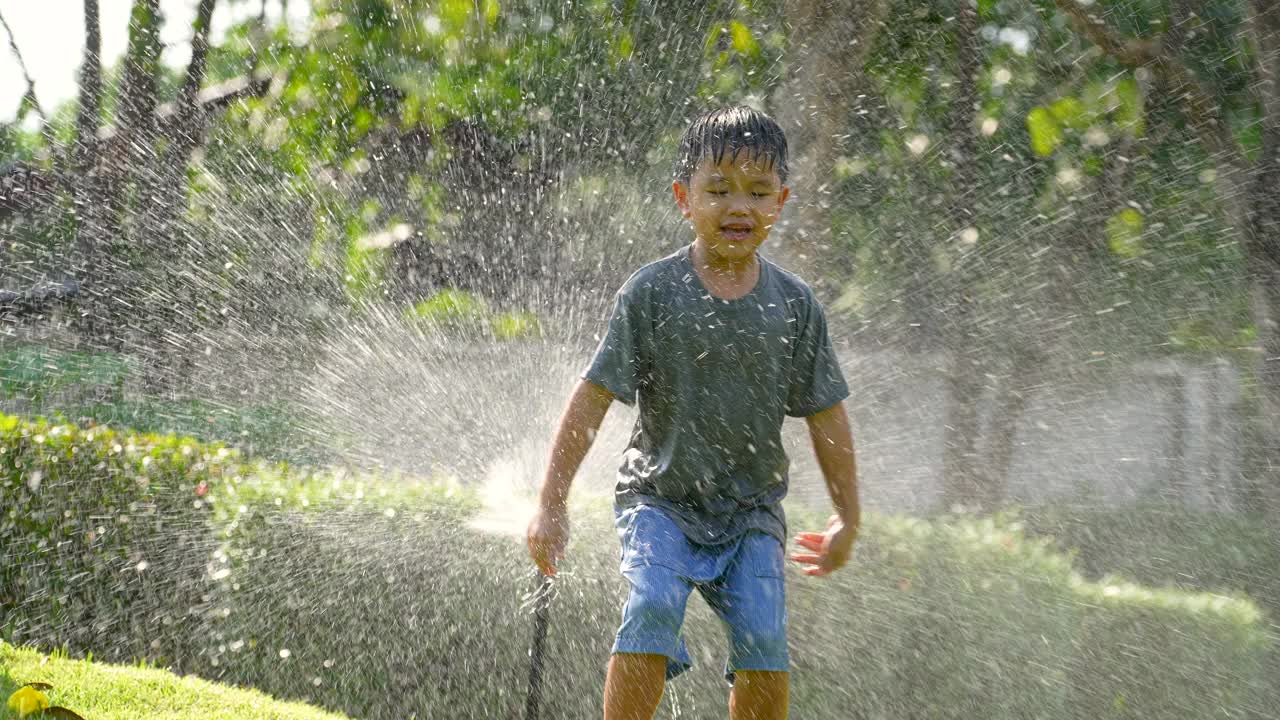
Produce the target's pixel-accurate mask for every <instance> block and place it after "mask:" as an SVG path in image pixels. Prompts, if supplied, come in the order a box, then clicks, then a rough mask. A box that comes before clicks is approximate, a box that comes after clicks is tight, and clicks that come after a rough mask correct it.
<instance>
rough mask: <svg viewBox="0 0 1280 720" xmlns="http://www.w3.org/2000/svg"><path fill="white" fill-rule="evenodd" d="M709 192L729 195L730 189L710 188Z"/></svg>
mask: <svg viewBox="0 0 1280 720" xmlns="http://www.w3.org/2000/svg"><path fill="white" fill-rule="evenodd" d="M707 192H708V193H711V194H712V195H728V194H729V191H727V190H708V191H707Z"/></svg>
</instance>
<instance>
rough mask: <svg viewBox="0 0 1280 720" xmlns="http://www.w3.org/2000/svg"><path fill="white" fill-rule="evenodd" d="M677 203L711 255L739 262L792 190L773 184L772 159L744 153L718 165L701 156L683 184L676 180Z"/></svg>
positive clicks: (757, 244) (763, 234) (775, 181)
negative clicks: (694, 169)
mask: <svg viewBox="0 0 1280 720" xmlns="http://www.w3.org/2000/svg"><path fill="white" fill-rule="evenodd" d="M672 189H673V190H674V191H675V196H676V205H678V206H680V212H681V214H682V215H684V216H685V217H686V218H689V221H690V223H691V224H692V225H693V230H694V233H696V234H697V236H698V239H699V240H700V241H702V242H703V243H704V245H705V246H706V248H707V250H708V251H709V252H710V253H711V254H712V256H713V257H717V258H719V259H721V260H725V261H729V262H733V261H738V260H744V259H747V258H749V257H751V255H752V254H754V253H755V251H756V248H758V247H760V244H761V243H763V242H764V240H765V238H767V237H768V236H769V230H770V229H772V228H773V224H774V223H775V222H777V220H778V216H779V215H780V214H781V213H782V205H783V204H784V203H785V202H786V201H787V197H788V196H789V195H790V194H791V189H790V188H788V187H787V186H785V185H783V184H782V183H781V182H780V181H779V180H778V174H777V173H776V172H774V169H773V164H772V161H771V160H770V159H769V158H768V157H766V156H764V155H761V156H760V157H759V158H758V159H757V160H752V159H751V152H750V151H749V150H742V151H740V152H739V153H738V156H737V157H736V158H730V157H729V154H728V153H725V157H724V158H723V160H722V161H721V162H720V164H719V165H717V164H715V162H714V160H713V159H712V158H710V157H707V158H703V160H702V163H701V164H700V165H699V166H698V169H697V170H696V171H694V173H693V175H692V176H691V177H690V178H689V183H688V185H685V183H682V182H680V181H679V180H677V181H675V183H673V184H672Z"/></svg>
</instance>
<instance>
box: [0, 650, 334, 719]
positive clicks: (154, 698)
mask: <svg viewBox="0 0 1280 720" xmlns="http://www.w3.org/2000/svg"><path fill="white" fill-rule="evenodd" d="M29 682H42V683H48V684H50V685H52V686H53V688H52V689H50V690H47V691H45V694H46V695H47V696H48V698H49V702H50V703H51V704H53V705H58V706H61V707H65V708H68V709H69V710H73V711H75V712H76V713H78V714H79V715H80V716H81V717H83V718H84V719H85V720H161V718H163V720H208V719H209V718H219V719H225V720H348V718H347V716H346V715H342V714H340V713H330V712H324V711H322V710H319V709H317V708H314V707H312V706H310V705H306V704H304V703H300V702H283V701H280V700H275V699H273V698H271V697H270V696H268V695H265V694H263V693H261V692H258V691H256V690H244V689H240V688H234V687H229V686H226V685H219V684H217V683H212V682H209V681H207V680H201V679H199V678H195V677H178V676H177V675H174V674H173V673H170V672H167V671H165V670H161V669H158V668H148V667H129V666H122V665H105V664H101V663H96V662H92V661H91V660H72V659H67V658H65V657H60V656H58V655H57V654H54V655H47V654H45V653H42V652H39V651H37V650H32V649H24V648H15V647H14V646H12V645H9V644H7V643H3V642H0V693H3V697H4V698H8V697H9V696H10V695H11V694H12V693H13V692H14V691H15V690H17V689H18V688H19V687H21V686H22V685H24V684H26V683H29ZM9 717H17V713H15V712H13V711H11V710H9V709H8V708H6V707H3V706H0V718H5V719H6V720H7V719H8V718H9ZM29 717H39V716H38V715H33V716H29Z"/></svg>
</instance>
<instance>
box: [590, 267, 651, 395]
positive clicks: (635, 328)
mask: <svg viewBox="0 0 1280 720" xmlns="http://www.w3.org/2000/svg"><path fill="white" fill-rule="evenodd" d="M640 296H641V293H637V292H635V291H634V286H633V284H631V283H628V284H627V285H625V286H623V288H622V290H619V291H618V294H617V296H616V297H615V298H614V303H613V312H612V313H611V314H610V316H609V326H608V328H607V329H606V331H605V335H604V338H603V339H602V340H601V341H600V345H599V346H598V347H597V348H596V352H595V355H594V356H593V357H592V358H591V364H590V365H589V366H587V369H586V370H585V371H583V373H582V377H583V378H584V379H586V380H589V381H591V382H593V383H595V384H597V385H599V386H601V387H603V388H605V389H606V390H608V391H609V392H610V393H613V396H614V397H615V398H616V399H617V400H619V401H620V402H622V403H623V404H625V405H634V404H635V402H636V393H637V392H638V390H639V389H640V385H641V380H642V378H643V376H644V367H645V363H644V361H643V357H644V348H645V347H647V338H648V335H647V333H648V329H649V323H648V321H647V320H646V318H647V317H648V314H647V312H646V311H645V308H644V305H643V302H642V300H641V299H640Z"/></svg>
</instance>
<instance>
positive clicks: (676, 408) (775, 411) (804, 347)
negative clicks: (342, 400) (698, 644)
mask: <svg viewBox="0 0 1280 720" xmlns="http://www.w3.org/2000/svg"><path fill="white" fill-rule="evenodd" d="M675 175H676V177H675V181H674V182H673V184H672V189H673V191H674V193H675V200H676V204H677V205H678V206H679V208H680V211H681V213H682V214H683V215H684V217H686V218H688V219H689V221H690V224H691V225H692V226H693V230H694V234H695V239H694V241H693V243H692V245H688V246H685V247H683V248H681V249H680V250H678V251H677V252H675V253H673V254H671V255H669V256H668V257H665V258H663V259H661V260H658V261H656V262H653V263H650V264H648V265H646V266H645V267H642V268H641V269H639V270H638V271H636V272H635V274H633V275H632V276H631V278H630V279H629V280H627V282H626V283H625V284H624V285H623V287H622V289H621V290H619V291H618V294H617V297H616V300H615V305H614V309H613V314H612V317H611V319H610V321H609V327H608V331H607V333H606V335H605V337H604V339H603V340H602V341H601V343H600V346H599V348H598V349H597V350H596V354H595V356H594V358H593V359H592V361H591V364H590V366H589V367H588V368H587V369H586V371H585V372H584V373H583V375H582V379H581V380H580V381H579V382H578V384H577V385H576V386H575V388H574V390H573V393H572V395H571V397H570V400H569V403H568V407H567V408H566V410H565V412H564V415H563V417H562V418H561V420H560V426H559V429H558V430H557V432H556V438H555V442H554V445H553V446H552V450H551V456H550V459H549V461H548V468H547V473H546V478H545V480H544V482H543V485H542V490H541V497H540V503H539V509H538V511H537V513H536V514H535V516H534V517H533V519H532V520H531V522H530V524H529V528H528V544H529V552H530V554H531V555H532V557H533V559H534V561H535V563H536V564H537V565H538V567H539V568H540V569H541V570H542V572H543V573H545V574H547V575H554V574H555V563H556V562H557V560H558V559H559V558H560V556H561V554H562V552H563V550H564V547H565V544H566V542H567V540H568V536H569V522H568V517H567V515H566V511H565V500H566V498H567V496H568V493H569V486H570V483H571V482H572V480H573V476H574V474H575V473H576V472H577V469H578V467H579V465H580V464H581V462H582V459H583V457H584V456H585V455H586V453H587V450H588V449H589V448H590V446H591V443H592V441H593V440H594V437H595V432H596V430H597V428H599V426H600V423H601V421H602V420H603V419H604V415H605V413H606V412H607V410H608V408H609V405H610V403H611V402H612V401H613V400H615V399H616V400H618V401H620V402H622V403H624V404H626V405H632V404H634V403H637V402H638V403H639V417H638V419H637V421H636V426H635V430H634V432H633V433H632V437H631V442H630V444H629V446H628V448H627V450H626V452H625V454H624V457H623V462H622V466H621V467H620V468H619V470H618V482H617V488H616V491H615V496H614V497H615V502H614V507H615V516H616V518H617V528H618V534H619V537H620V538H621V540H622V563H621V571H622V574H623V576H624V577H626V579H627V580H628V581H629V583H630V586H631V589H630V595H629V596H628V599H627V603H626V607H625V609H624V610H623V620H622V627H621V629H620V630H619V631H618V635H617V638H616V640H615V642H614V646H613V652H612V656H611V658H610V661H609V670H608V676H607V679H606V682H605V692H604V717H605V720H633V719H636V718H640V719H643V720H649V719H650V718H652V717H653V714H654V712H655V710H656V709H657V706H658V702H659V701H660V700H661V698H662V693H663V689H664V683H665V680H666V679H669V678H672V677H674V676H676V675H677V674H679V673H680V672H683V671H684V670H686V669H687V668H689V667H690V660H689V656H688V653H687V651H686V649H685V645H684V641H683V640H682V639H681V637H680V627H681V624H682V623H683V621H684V612H685V603H686V601H687V599H688V596H689V593H690V592H691V591H692V590H693V589H694V588H697V589H698V591H699V593H700V594H701V595H702V596H703V597H704V598H705V599H706V601H707V602H708V604H709V605H710V606H711V607H712V608H713V609H715V611H716V613H717V614H718V615H719V616H720V617H721V618H722V619H723V620H724V622H725V623H726V625H727V626H728V628H729V634H730V645H731V647H730V652H729V659H728V661H727V663H726V665H725V677H726V679H728V681H729V684H730V686H731V688H732V689H731V691H730V696H729V708H730V717H731V718H733V720H746V719H748V718H750V719H751V720H766V719H772V718H785V717H786V716H787V698H788V688H789V675H788V656H787V640H786V608H785V601H784V587H783V544H784V542H785V537H784V536H785V533H786V529H785V519H784V517H783V512H782V506H781V501H782V499H783V497H784V496H785V495H786V492H787V467H788V460H787V457H786V454H785V452H784V450H783V447H782V438H781V430H782V422H783V419H784V416H788V415H789V416H792V417H804V418H805V419H806V421H807V423H808V425H809V433H810V437H811V439H812V441H813V447H814V451H815V453H816V455H817V458H818V462H819V465H820V466H821V468H822V472H823V476H824V477H825V479H826V483H827V488H828V490H829V491H830V493H831V497H832V500H833V501H834V505H835V508H836V511H837V513H838V514H837V515H835V516H833V517H832V518H831V520H830V521H829V523H828V526H827V529H826V531H825V532H821V533H800V534H798V535H797V536H796V541H797V544H798V545H800V546H801V547H802V548H803V549H804V550H806V551H807V552H803V553H797V554H793V555H792V556H791V559H792V560H794V561H796V562H798V563H801V564H803V565H805V566H807V567H806V569H805V573H806V574H808V575H825V574H826V573H829V572H831V571H832V570H835V569H837V568H839V567H841V566H843V565H844V564H845V563H846V562H847V560H848V558H849V555H850V553H851V550H852V546H853V541H854V537H855V536H856V535H857V531H858V522H859V507H858V498H857V489H856V480H855V465H854V452H853V439H852V437H851V433H850V430H849V422H848V417H847V415H846V413H845V410H844V405H843V401H844V399H845V398H846V397H847V396H848V394H849V391H848V387H847V386H846V384H845V380H844V377H843V374H842V373H841V370H840V367H839V365H838V364H837V362H836V357H835V353H834V351H833V349H832V346H831V341H830V339H829V337H828V334H827V327H826V320H825V316H824V313H823V310H822V307H821V306H820V305H819V303H818V301H817V300H816V299H815V297H814V295H813V293H812V291H811V290H810V289H809V287H808V286H807V285H806V284H805V283H804V282H803V281H802V280H800V279H799V278H798V277H796V276H794V275H792V274H790V273H788V272H786V271H785V270H783V269H781V268H780V267H778V266H776V265H774V264H773V263H772V262H770V261H769V260H767V259H765V258H763V257H761V256H759V255H758V254H757V252H756V249H757V248H758V247H759V246H760V244H761V243H762V242H763V241H764V240H765V238H766V237H767V236H768V234H769V230H770V229H771V228H772V226H773V224H774V223H775V222H776V221H777V219H778V216H779V214H780V213H781V211H782V206H783V204H784V203H785V202H786V200H787V197H788V195H789V194H790V190H789V188H788V187H787V186H786V184H785V183H786V179H787V144H786V137H785V136H784V134H783V131H782V128H780V127H779V126H778V125H777V124H776V123H775V122H774V121H773V120H772V119H771V118H769V117H768V116H766V115H764V114H763V113H760V112H758V111H755V110H753V109H751V108H747V107H731V108H722V109H719V110H714V111H711V112H708V113H706V114H704V115H702V116H701V117H699V118H697V119H696V120H695V121H694V122H693V124H692V125H691V126H690V127H689V129H688V130H687V131H686V132H685V135H684V138H683V140H682V141H681V144H680V154H679V158H678V160H677V166H676V173H675Z"/></svg>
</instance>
